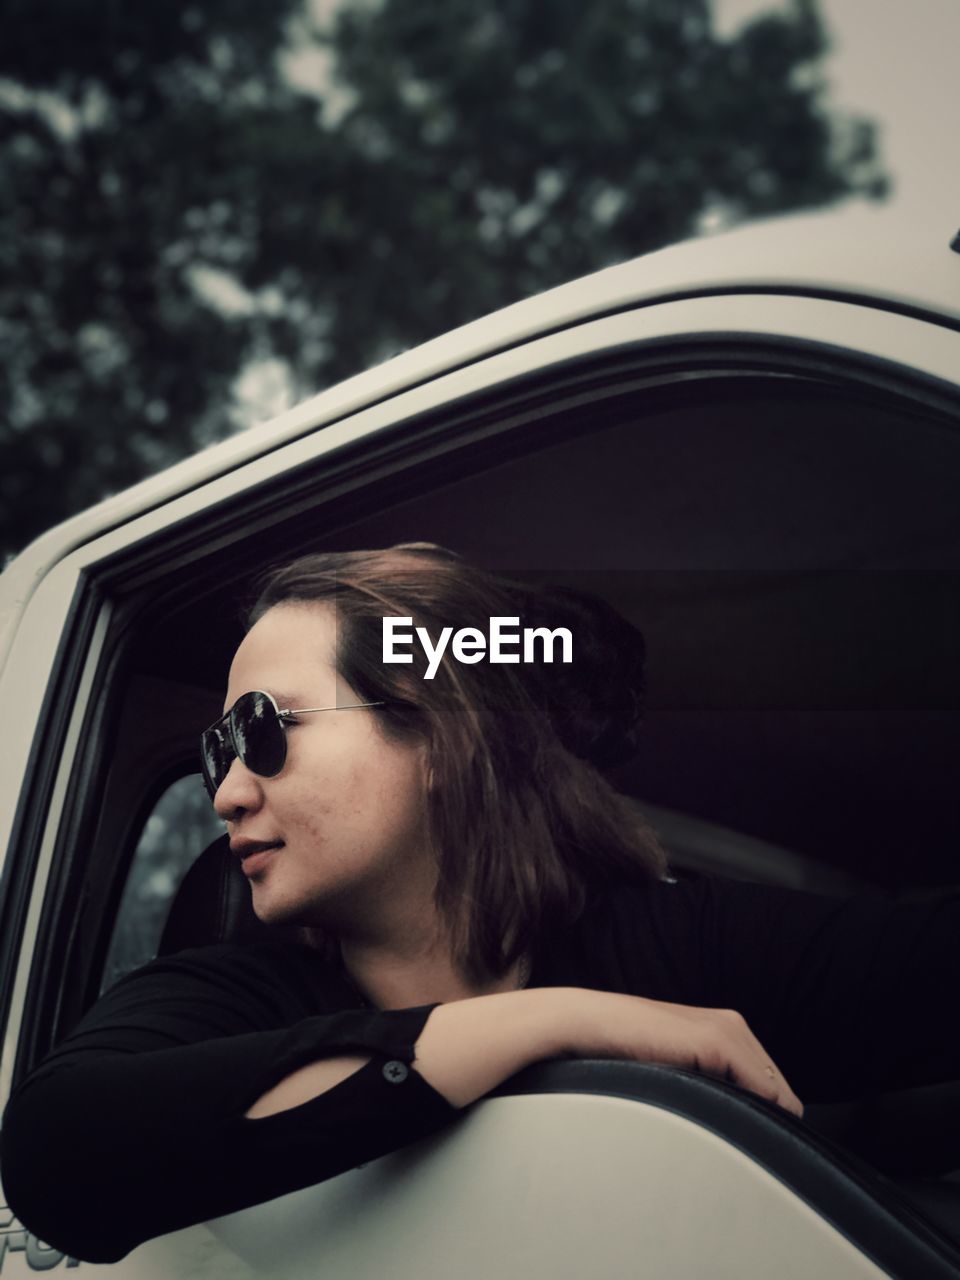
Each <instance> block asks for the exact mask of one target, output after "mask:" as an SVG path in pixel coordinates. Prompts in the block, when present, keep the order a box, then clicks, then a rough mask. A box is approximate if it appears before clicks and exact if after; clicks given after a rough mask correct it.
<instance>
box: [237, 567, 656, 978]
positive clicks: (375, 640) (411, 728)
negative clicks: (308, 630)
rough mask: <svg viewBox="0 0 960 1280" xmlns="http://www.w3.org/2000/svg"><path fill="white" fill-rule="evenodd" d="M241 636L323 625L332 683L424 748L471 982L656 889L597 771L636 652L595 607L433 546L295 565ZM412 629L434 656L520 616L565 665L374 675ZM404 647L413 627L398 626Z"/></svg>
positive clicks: (436, 833) (629, 687) (442, 887)
mask: <svg viewBox="0 0 960 1280" xmlns="http://www.w3.org/2000/svg"><path fill="white" fill-rule="evenodd" d="M259 586H260V594H259V597H258V599H257V601H256V604H255V605H254V606H253V609H252V610H251V611H250V614H249V617H248V625H250V626H252V625H253V623H254V622H256V621H257V620H258V619H259V618H260V617H261V616H262V615H263V614H264V613H266V611H267V610H268V609H271V608H272V607H273V606H274V605H278V604H283V603H293V602H296V603H318V602H322V603H329V604H331V605H333V606H334V607H335V608H336V616H337V653H336V664H337V670H338V672H339V674H340V675H341V676H342V677H343V678H344V679H345V680H346V681H347V683H348V684H349V685H350V686H351V688H352V689H353V690H355V691H356V693H357V695H358V696H359V698H360V699H361V700H362V701H364V702H380V701H382V702H384V704H385V705H384V706H382V707H379V708H377V710H376V711H375V712H374V714H375V715H377V716H378V718H379V720H380V723H381V726H382V728H383V730H384V731H385V732H386V733H388V734H390V735H392V736H393V737H395V738H401V739H411V738H413V739H416V740H419V741H422V742H424V743H425V744H426V748H427V762H428V779H429V785H428V793H427V797H426V800H427V807H428V823H429V831H430V838H431V843H432V848H433V850H434V853H435V856H436V859H437V868H438V879H437V889H436V902H437V907H438V909H439V911H440V913H441V915H442V917H443V918H444V920H445V921H446V923H447V925H448V928H449V929H450V933H451V937H452V942H453V948H454V954H455V957H456V959H457V961H458V963H459V964H460V966H461V968H462V970H463V971H464V973H466V974H467V975H468V976H469V977H471V978H472V979H474V980H483V979H486V978H489V977H493V976H499V975H501V974H502V973H504V972H506V970H507V969H509V967H510V966H511V965H512V964H513V963H514V962H515V961H516V960H517V959H518V958H519V957H520V956H521V955H522V954H523V953H524V951H526V950H527V949H528V948H529V947H530V946H534V947H535V946H536V942H537V940H538V938H539V937H540V936H542V934H543V932H544V930H545V928H546V926H547V924H549V925H550V927H551V928H553V927H556V926H563V925H564V924H569V923H572V922H573V921H574V920H575V919H576V917H577V916H578V914H579V913H580V911H581V910H582V908H583V906H584V903H585V901H586V895H587V891H588V888H589V887H590V886H591V885H594V884H598V883H602V882H603V881H607V880H611V879H613V878H616V877H622V876H624V875H630V876H633V877H634V878H636V877H638V876H639V877H645V878H653V877H656V876H659V875H660V874H662V871H663V868H664V866H665V858H664V855H663V851H662V850H661V848H660V845H659V843H658V842H657V839H656V836H655V835H654V833H653V831H652V830H651V829H650V828H649V826H648V825H647V824H646V822H645V821H644V819H643V818H642V817H641V815H640V814H639V813H638V811H637V810H636V808H635V806H634V804H633V802H632V801H630V800H628V799H627V798H626V797H625V796H622V795H620V794H619V793H618V792H616V791H614V789H613V788H612V787H611V786H610V784H609V783H608V782H607V781H606V780H605V779H604V778H603V777H602V776H601V774H600V773H599V772H598V767H604V766H607V765H610V764H614V763H617V762H619V761H620V760H622V759H624V758H626V757H628V756H629V755H630V754H632V751H633V749H634V746H635V735H636V731H637V725H638V722H639V718H640V710H641V696H642V688H643V664H644V657H645V652H644V643H643V637H642V636H641V635H640V633H639V631H637V630H636V628H634V627H633V626H631V624H630V623H628V622H627V621H626V619H624V618H623V617H621V615H620V614H618V613H617V612H616V611H615V610H614V609H612V608H611V607H610V606H609V605H606V604H605V603H603V602H602V601H600V600H599V599H595V598H594V597H591V596H586V595H583V594H580V593H577V592H572V591H566V590H559V589H547V590H544V589H540V588H534V587H528V586H524V585H522V584H520V583H517V582H512V581H510V580H509V579H507V578H503V577H500V576H498V575H496V574H493V573H490V572H487V571H486V570H484V569H480V568H476V567H475V566H472V565H469V564H467V563H466V562H465V561H463V560H461V559H459V558H458V557H457V556H455V555H454V554H453V553H451V552H449V551H446V550H444V549H443V548H442V547H437V546H434V545H433V544H430V543H406V544H402V545H399V546H395V547H389V548H386V549H384V550H378V551H349V552H331V553H326V554H318V555H308V556H304V557H303V558H302V559H299V560H296V561H294V562H293V563H292V564H288V565H286V566H284V567H281V568H279V569H276V570H273V571H271V572H269V573H268V574H267V575H265V577H264V578H263V579H262V580H261V582H260V584H259ZM390 616H394V617H403V618H410V619H412V626H413V627H418V626H419V627H424V628H426V630H427V632H428V633H429V635H430V637H431V641H432V642H433V643H434V644H435V643H436V641H437V638H438V636H439V634H440V631H441V629H442V628H443V627H452V628H453V629H454V631H456V630H458V629H460V628H461V627H476V628H477V629H478V630H480V631H482V632H483V633H484V634H487V633H488V631H489V625H490V619H491V618H493V617H519V618H520V627H521V628H524V627H539V626H546V627H547V628H548V629H549V630H553V629H555V628H557V627H566V628H568V630H569V631H570V632H571V633H572V637H573V662H572V663H570V664H565V663H558V662H556V661H554V662H552V663H550V664H547V663H544V662H537V663H536V664H510V663H490V662H488V661H487V660H486V658H484V660H483V661H481V662H478V663H476V664H466V663H461V662H459V661H457V660H456V659H455V658H453V657H452V656H446V657H445V658H444V659H443V661H441V662H440V664H439V666H438V668H437V670H436V674H435V676H434V678H433V679H431V680H427V679H424V675H425V672H426V668H427V659H426V657H425V654H424V651H423V648H422V646H421V645H419V644H418V643H417V642H414V643H413V644H412V645H411V646H410V648H409V649H406V650H405V652H411V653H412V657H413V662H412V663H409V664H388V663H385V662H384V661H383V652H382V619H383V618H384V617H390ZM404 629H405V630H407V631H409V630H410V627H409V626H406V625H405V627H404Z"/></svg>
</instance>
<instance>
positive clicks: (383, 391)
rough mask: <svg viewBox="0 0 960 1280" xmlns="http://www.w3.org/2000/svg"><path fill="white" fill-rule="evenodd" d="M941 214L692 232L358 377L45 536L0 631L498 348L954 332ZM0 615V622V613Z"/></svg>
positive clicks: (952, 270)
mask: <svg viewBox="0 0 960 1280" xmlns="http://www.w3.org/2000/svg"><path fill="white" fill-rule="evenodd" d="M954 230H955V227H954V225H953V224H952V223H949V222H947V221H946V220H945V219H944V218H942V217H939V216H932V217H929V218H928V219H926V221H925V222H924V223H923V225H917V218H916V216H915V214H912V215H911V216H910V217H906V216H905V215H903V214H901V213H898V212H897V211H896V210H891V209H889V208H879V209H878V208H874V207H869V206H866V207H865V206H862V205H856V206H853V207H850V206H846V207H842V208H840V209H833V210H829V211H827V212H826V213H823V212H821V213H816V214H804V215H793V216H790V217H776V218H769V219H765V220H761V221H757V222H751V223H748V224H746V225H743V226H740V227H737V228H735V229H733V230H728V231H724V232H720V233H717V234H712V235H702V236H699V237H697V238H695V239H692V240H686V241H682V242H680V243H678V244H675V245H671V246H668V247H667V248H664V249H660V250H657V251H655V252H652V253H648V254H645V255H643V256H642V257H639V258H635V259H632V260H630V261H628V262H624V263H619V264H617V265H615V266H611V267H607V268H604V269H602V270H600V271H597V272H594V273H593V274H591V275H588V276H584V277H582V278H581V279H578V280H575V281H572V282H571V283H568V284H564V285H560V286H557V287H555V288H553V289H549V290H547V291H545V292H543V293H541V294H537V295H536V296H535V297H532V298H527V299H524V300H523V301H520V302H517V303H514V304H512V305H510V306H508V307H505V308H503V309H502V310H500V311H496V312H493V313H492V314H490V315H488V316H484V317H482V318H481V319H478V320H475V321H472V322H470V323H469V324H466V325H463V326H461V327H460V328H458V329H454V330H452V331H451V332H449V333H446V334H444V335H442V336H440V337H437V338H434V339H432V340H430V341H429V342H426V343H424V344H422V345H421V346H419V347H416V348H414V349H413V350H410V351H407V352H404V353H402V354H401V355H398V356H395V357H394V358H393V359H390V360H388V361H386V362H384V363H383V364H381V365H378V366H376V367H374V368H371V369H368V370H365V371H364V372H361V373H359V374H357V375H355V376H353V377H351V378H348V379H346V380H345V381H343V382H341V383H338V384H337V385H336V386H334V387H331V388H329V389H328V390H326V391H323V392H320V393H319V394H318V395H316V396H313V397H312V398H311V399H309V400H307V401H305V402H303V403H302V404H299V405H297V406H296V407H295V408H293V409H291V410H289V411H287V412H286V413H283V414H281V415H280V416H279V417H277V418H274V419H272V420H271V421H269V422H266V423H263V424H261V425H259V426H256V427H252V428H250V429H248V430H246V431H243V432H240V433H238V434H237V435H235V436H232V437H230V438H229V439H227V440H223V441H221V442H219V443H217V444H214V445H211V446H210V447H208V448H206V449H204V450H201V451H200V452H198V453H196V454H194V455H192V456H191V457H188V458H186V459H184V460H183V461H181V462H178V463H176V464H174V465H173V466H171V467H168V468H167V469H166V470H164V471H161V472H159V473H158V474H157V475H154V476H151V477H149V478H148V479H146V480H143V481H141V482H140V483H139V484H137V485H134V486H132V487H131V488H130V489H127V490H125V491H124V492H122V493H120V494H116V495H114V496H113V497H110V498H108V499H106V500H105V501H103V502H101V503H99V504H98V505H97V506H94V507H91V508H90V509H89V510H87V511H84V512H82V513H80V514H79V515H77V516H74V517H72V518H70V519H69V520H67V521H65V522H63V523H62V524H60V525H57V526H56V527H55V528H54V529H52V530H49V531H47V532H46V533H44V534H42V535H41V536H40V537H39V538H38V539H37V540H36V541H35V542H34V543H32V544H31V545H30V547H28V548H27V550H26V551H25V552H23V553H21V555H20V556H19V557H18V558H17V559H15V560H14V561H13V563H12V564H11V565H10V566H9V567H8V568H7V570H6V571H5V572H4V574H3V575H2V587H3V590H2V592H0V631H2V630H3V624H4V622H5V621H10V612H11V606H12V610H13V612H14V613H16V612H17V610H18V607H19V606H21V605H22V604H24V603H25V601H26V598H27V597H28V596H29V595H30V594H32V588H33V587H34V586H35V585H36V584H37V583H38V582H39V580H40V579H41V578H42V577H43V576H44V575H45V573H46V572H48V571H49V570H50V568H52V566H53V565H54V564H55V563H57V561H59V560H61V559H63V558H64V557H65V556H66V555H67V554H68V553H69V552H70V551H72V550H74V549H75V548H76V547H78V546H81V545H82V544H84V543H86V542H89V541H90V540H92V539H93V538H95V537H97V536H98V535H99V534H101V533H103V532H105V531H107V530H108V529H111V528H116V527H118V526H119V525H121V524H123V523H124V522H125V521H127V520H131V519H133V518H134V517H135V516H137V515H140V514H142V513H143V512H145V511H148V510H150V509H153V508H155V507H157V506H159V505H161V504H163V503H165V502H167V501H169V500H170V499H172V498H174V497H176V496H178V495H179V494H181V493H185V492H187V491H189V490H191V489H195V488H197V487H198V486H199V485H201V484H204V483H205V482H207V481H208V480H211V479H213V478H215V477H217V476H222V475H224V474H227V473H229V472H231V471H232V470H234V469H236V468H237V467H239V466H241V465H243V464H244V463H247V462H249V461H251V460H252V459H254V458H256V457H258V456H261V455H263V454H265V453H268V452H270V451H272V450H274V449H276V448H277V447H278V446H280V445H282V444H285V443H287V442H288V441H290V440H293V439H295V438H297V437H298V436H302V435H305V434H307V433H309V432H312V431H314V430H316V429H317V428H319V427H323V426H327V425H329V424H331V423H333V422H336V421H341V420H342V419H344V418H345V417H347V416H348V415H350V414H353V413H356V412H358V411H360V410H361V409H363V408H366V407H368V406H369V405H372V404H375V403H377V402H379V401H383V400H385V399H388V398H389V397H391V396H394V395H396V394H399V393H400V392H402V391H405V390H408V389H409V388H411V387H414V386H417V385H420V384H423V383H425V382H428V381H430V380H432V379H434V378H436V377H439V376H441V375H442V374H444V373H448V372H450V371H451V370H454V369H457V368H462V367H464V366H466V365H470V364H472V363H474V362H475V361H478V360H480V359H482V358H484V357H485V356H488V355H491V354H493V353H494V352H497V351H503V350H506V349H509V348H511V347H516V346H519V345H521V344H523V343H525V342H528V341H530V340H532V339H534V338H537V337H542V336H544V335H545V334H548V333H550V332H556V331H558V330H562V329H566V328H569V327H571V326H574V325H576V324H579V323H581V322H584V321H586V320H591V319H595V318H597V317H599V316H602V315H609V314H611V313H615V312H617V311H623V310H628V309H631V308H636V307H641V306H651V305H656V304H658V303H661V302H665V301H668V300H669V301H676V300H678V299H682V298H693V297H703V296H705V295H710V294H728V293H745V292H747V293H758V292H759V293H776V294H780V295H783V294H794V295H805V296H813V297H820V298H832V299H840V300H844V301H848V302H849V301H859V302H861V303H862V304H866V305H873V306H878V307H881V308H883V309H889V310H896V311H900V312H906V313H912V314H916V315H921V316H923V317H925V318H927V319H933V320H935V321H938V322H940V323H943V324H947V325H949V326H950V327H954V328H957V327H960V288H958V285H960V252H958V253H951V250H950V242H951V238H952V233H953V231H954ZM4 615H6V616H4Z"/></svg>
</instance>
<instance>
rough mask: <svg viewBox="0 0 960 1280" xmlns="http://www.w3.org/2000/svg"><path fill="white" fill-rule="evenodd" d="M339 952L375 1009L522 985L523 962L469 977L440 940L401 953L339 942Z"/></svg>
mask: <svg viewBox="0 0 960 1280" xmlns="http://www.w3.org/2000/svg"><path fill="white" fill-rule="evenodd" d="M341 955H342V957H343V963H344V966H345V968H346V970H347V972H348V974H349V975H350V977H351V979H352V981H353V983H354V985H355V986H356V987H357V990H358V991H359V992H360V993H361V995H363V996H364V997H365V998H366V999H367V1000H368V1001H369V1002H370V1004H372V1005H374V1006H375V1007H376V1008H378V1009H408V1008H413V1007H415V1006H417V1005H422V1004H448V1003H450V1002H451V1001H454V1000H466V999H468V998H469V997H471V996H480V995H491V994H493V993H494V992H497V991H513V990H516V988H517V987H519V986H521V985H522V981H521V978H522V965H521V964H517V965H514V966H513V968H512V969H510V970H509V971H508V972H507V973H505V974H504V975H503V976H502V977H500V978H496V979H492V980H491V981H489V982H487V983H476V982H472V981H470V980H469V979H468V978H467V977H466V976H465V975H464V974H463V972H462V971H461V970H460V968H459V966H458V965H457V964H456V963H455V962H454V960H453V957H452V955H451V954H450V949H449V947H446V946H443V945H442V944H435V945H433V946H430V947H427V948H425V949H421V950H417V949H410V950H407V951H405V952H399V951H397V950H390V949H388V948H379V947H369V946H368V947H364V946H362V945H360V946H358V945H356V944H350V943H347V942H343V943H341Z"/></svg>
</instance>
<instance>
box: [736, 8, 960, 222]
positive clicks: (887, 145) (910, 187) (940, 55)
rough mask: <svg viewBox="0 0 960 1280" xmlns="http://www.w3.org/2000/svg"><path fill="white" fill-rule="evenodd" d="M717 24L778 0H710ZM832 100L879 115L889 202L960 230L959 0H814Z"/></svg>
mask: <svg viewBox="0 0 960 1280" xmlns="http://www.w3.org/2000/svg"><path fill="white" fill-rule="evenodd" d="M715 4H716V12H717V16H718V19H719V23H720V29H721V30H723V29H726V28H727V27H729V26H731V25H735V24H736V23H737V22H740V21H742V20H743V19H744V18H745V17H748V16H750V15H751V14H754V13H756V12H757V11H758V10H761V9H770V8H776V7H777V6H776V4H771V3H770V2H769V0H767V3H762V2H761V0H715ZM820 10H821V13H822V14H823V16H824V19H825V21H826V23H827V27H828V30H829V33H830V36H831V41H832V45H833V51H832V54H831V56H830V59H829V61H828V63H827V65H826V71H827V75H828V78H829V80H830V84H831V86H832V90H833V92H832V94H831V101H832V102H833V103H834V104H835V105H837V106H843V107H848V108H850V109H851V110H856V111H859V112H862V113H864V114H866V115H868V116H870V117H871V118H873V119H875V120H876V121H877V122H878V123H879V124H880V126H881V134H880V144H881V149H882V154H883V157H884V160H885V162H886V167H887V170H888V172H889V173H890V174H891V175H892V177H893V179H894V182H895V184H896V190H895V192H894V195H893V198H894V200H895V201H896V202H897V203H898V204H899V205H901V207H903V208H904V209H905V210H906V209H907V208H909V211H910V213H911V216H913V215H914V213H916V214H917V216H918V217H920V216H921V215H922V216H923V218H924V220H926V219H927V218H928V217H932V218H935V219H936V221H937V222H940V221H945V222H946V223H947V224H948V225H949V224H952V225H953V227H954V230H956V229H957V228H960V129H958V116H960V111H958V108H960V88H958V85H960V74H958V66H960V0H820Z"/></svg>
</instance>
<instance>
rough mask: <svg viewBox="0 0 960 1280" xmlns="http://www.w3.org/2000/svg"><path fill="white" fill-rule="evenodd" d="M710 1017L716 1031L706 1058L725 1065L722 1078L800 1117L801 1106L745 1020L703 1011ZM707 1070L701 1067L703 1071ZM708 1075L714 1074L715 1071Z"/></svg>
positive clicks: (723, 1011) (730, 1012)
mask: <svg viewBox="0 0 960 1280" xmlns="http://www.w3.org/2000/svg"><path fill="white" fill-rule="evenodd" d="M704 1012H705V1013H708V1014H711V1015H713V1017H712V1019H708V1021H713V1022H715V1024H716V1027H717V1031H716V1033H715V1035H714V1036H713V1037H712V1039H711V1045H710V1049H709V1050H708V1055H707V1056H708V1058H710V1059H712V1060H713V1062H714V1063H717V1062H725V1070H724V1072H723V1074H725V1075H726V1076H727V1077H728V1078H730V1079H732V1080H733V1081H734V1082H735V1083H736V1084H738V1085H740V1086H741V1087H742V1088H744V1089H749V1090H750V1092H751V1093H755V1094H757V1095H758V1096H759V1097H761V1098H766V1099H767V1101H768V1102H774V1103H776V1104H777V1106H780V1107H783V1108H784V1110H785V1111H789V1112H790V1113H791V1115H795V1116H797V1117H801V1116H802V1115H803V1103H802V1102H801V1101H800V1099H799V1098H798V1097H797V1095H796V1094H795V1093H794V1092H793V1090H792V1089H791V1088H790V1085H789V1083H788V1082H787V1080H786V1077H785V1076H784V1075H783V1072H782V1071H780V1069H779V1068H778V1067H777V1065H776V1063H775V1062H774V1061H773V1059H772V1058H771V1057H770V1055H769V1054H768V1053H767V1051H766V1050H765V1049H764V1047H763V1045H762V1044H761V1043H760V1041H759V1040H758V1039H757V1037H756V1036H755V1035H754V1034H753V1032H752V1031H751V1030H750V1027H749V1026H748V1025H747V1022H746V1019H745V1018H744V1017H743V1015H742V1014H740V1013H737V1011H736V1010H735V1009H711V1010H704ZM703 1069H706V1070H710V1067H709V1066H708V1065H707V1064H706V1063H705V1064H704V1068H703ZM711 1074H718V1073H717V1072H716V1071H715V1070H714V1071H712V1072H711Z"/></svg>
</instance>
